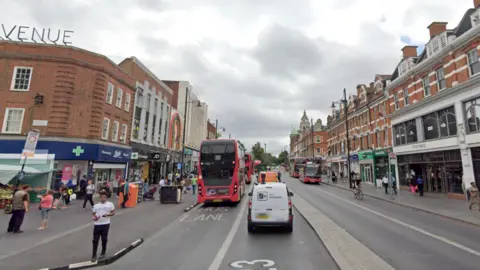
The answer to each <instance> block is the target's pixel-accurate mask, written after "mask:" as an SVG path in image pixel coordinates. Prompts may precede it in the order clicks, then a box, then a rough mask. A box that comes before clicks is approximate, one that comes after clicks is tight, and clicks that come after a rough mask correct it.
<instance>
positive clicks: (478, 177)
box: [467, 147, 480, 187]
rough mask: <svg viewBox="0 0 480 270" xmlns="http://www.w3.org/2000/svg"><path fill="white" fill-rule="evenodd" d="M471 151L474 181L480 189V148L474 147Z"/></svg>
mask: <svg viewBox="0 0 480 270" xmlns="http://www.w3.org/2000/svg"><path fill="white" fill-rule="evenodd" d="M470 149H471V151H472V165H473V173H474V175H475V177H474V178H475V180H474V181H475V183H476V184H477V187H480V147H473V148H470ZM472 182H473V181H472ZM467 184H468V183H467Z"/></svg>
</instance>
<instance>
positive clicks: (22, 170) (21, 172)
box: [17, 155, 28, 188]
mask: <svg viewBox="0 0 480 270" xmlns="http://www.w3.org/2000/svg"><path fill="white" fill-rule="evenodd" d="M27 157H28V156H27V155H25V159H24V160H23V164H22V168H21V169H20V173H18V175H17V188H18V187H19V186H20V181H21V180H23V177H24V175H25V172H24V170H25V163H27Z"/></svg>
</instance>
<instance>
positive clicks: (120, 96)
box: [115, 88, 123, 108]
mask: <svg viewBox="0 0 480 270" xmlns="http://www.w3.org/2000/svg"><path fill="white" fill-rule="evenodd" d="M122 99H123V89H122V88H118V89H117V100H116V102H115V106H117V108H122Z"/></svg>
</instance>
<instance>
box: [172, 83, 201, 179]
mask: <svg viewBox="0 0 480 270" xmlns="http://www.w3.org/2000/svg"><path fill="white" fill-rule="evenodd" d="M187 88H188V97H187V99H186V101H187V102H186V103H185V95H186V93H187ZM185 105H186V106H187V108H186V109H187V117H186V129H185V157H184V158H185V164H186V167H185V168H186V169H187V171H189V170H190V171H191V170H193V169H194V168H195V167H196V165H197V164H198V157H199V150H200V143H201V142H202V141H203V140H205V139H206V138H207V122H208V105H207V104H206V103H205V102H201V101H200V99H199V98H198V97H197V96H196V95H195V91H194V88H193V86H192V85H191V84H190V83H189V82H188V81H179V82H178V104H177V108H178V114H179V115H180V117H181V118H182V120H183V119H184V118H183V116H184V113H185Z"/></svg>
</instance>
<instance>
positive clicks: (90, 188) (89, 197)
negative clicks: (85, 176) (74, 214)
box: [82, 180, 95, 211]
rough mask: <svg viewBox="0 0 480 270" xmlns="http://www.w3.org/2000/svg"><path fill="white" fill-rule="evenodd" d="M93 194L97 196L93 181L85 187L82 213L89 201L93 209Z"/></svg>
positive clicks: (89, 181)
mask: <svg viewBox="0 0 480 270" xmlns="http://www.w3.org/2000/svg"><path fill="white" fill-rule="evenodd" d="M93 194H95V185H94V184H93V183H92V180H88V185H87V187H85V197H83V206H82V211H83V210H85V206H86V205H87V201H89V202H90V205H91V206H92V207H93V205H94V204H93Z"/></svg>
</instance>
